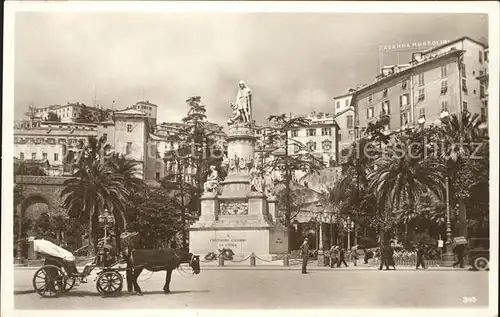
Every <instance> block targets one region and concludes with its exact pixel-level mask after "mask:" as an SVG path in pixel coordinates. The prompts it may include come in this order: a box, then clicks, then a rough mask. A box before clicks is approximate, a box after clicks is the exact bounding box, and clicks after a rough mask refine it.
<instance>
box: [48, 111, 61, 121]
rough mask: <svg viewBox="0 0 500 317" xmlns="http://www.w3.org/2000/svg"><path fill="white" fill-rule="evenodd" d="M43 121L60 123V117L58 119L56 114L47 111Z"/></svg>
mask: <svg viewBox="0 0 500 317" xmlns="http://www.w3.org/2000/svg"><path fill="white" fill-rule="evenodd" d="M45 121H49V122H61V117H59V116H58V115H57V113H55V112H52V111H49V113H48V114H47V118H45Z"/></svg>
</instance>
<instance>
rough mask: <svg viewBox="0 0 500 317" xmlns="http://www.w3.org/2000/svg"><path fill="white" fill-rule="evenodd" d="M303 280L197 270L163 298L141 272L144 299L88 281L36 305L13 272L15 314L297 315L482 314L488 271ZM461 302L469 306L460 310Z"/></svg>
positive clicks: (296, 269) (363, 268)
mask: <svg viewBox="0 0 500 317" xmlns="http://www.w3.org/2000/svg"><path fill="white" fill-rule="evenodd" d="M308 268H309V274H306V275H303V274H301V272H300V266H299V265H293V266H291V267H289V268H283V267H279V266H271V265H270V266H268V267H264V266H258V267H253V268H252V267H248V266H237V265H235V266H232V267H231V266H226V267H224V268H219V267H216V266H213V265H212V266H210V265H205V266H204V267H202V271H201V273H200V274H199V275H194V276H190V275H186V273H183V272H178V271H174V273H173V276H172V282H171V285H170V290H171V291H172V292H171V293H170V294H164V293H163V291H162V288H163V284H164V280H165V272H157V273H154V274H152V275H151V273H150V272H143V274H142V275H141V276H140V277H139V285H140V286H141V288H142V290H143V293H144V296H137V295H135V294H132V293H128V292H127V291H126V285H125V283H124V290H123V292H122V294H121V295H119V296H116V297H109V298H103V297H101V296H100V295H99V293H98V292H97V290H96V289H95V283H94V282H93V276H90V277H89V279H88V283H87V284H81V285H79V286H77V287H75V288H74V289H73V290H71V291H70V292H68V293H67V294H64V295H62V296H61V297H60V298H41V297H40V296H39V295H38V294H36V293H35V292H34V291H33V288H32V277H33V274H34V272H35V270H36V269H37V268H16V269H15V271H14V307H15V309H51V310H53V309H162V308H163V309H164V308H189V309H209V308H218V309H229V308H232V309H241V308H247V309H248V308H254V309H257V308H263V309H275V308H286V309H297V308H310V309H312V308H314V309H321V308H323V309H328V308H358V309H363V308H408V307H415V308H486V307H487V306H488V274H489V273H488V272H471V271H467V270H460V269H458V270H456V269H455V270H453V269H445V268H429V269H426V270H418V271H415V269H413V268H398V269H397V270H395V271H392V270H391V271H385V270H382V271H379V270H377V269H376V268H373V267H370V266H367V265H358V266H357V267H353V266H349V267H348V268H340V269H338V268H336V269H330V268H324V267H318V266H317V265H316V264H315V263H312V264H310V265H309V266H308ZM464 297H469V298H472V297H473V298H474V301H473V302H471V301H469V302H468V303H464Z"/></svg>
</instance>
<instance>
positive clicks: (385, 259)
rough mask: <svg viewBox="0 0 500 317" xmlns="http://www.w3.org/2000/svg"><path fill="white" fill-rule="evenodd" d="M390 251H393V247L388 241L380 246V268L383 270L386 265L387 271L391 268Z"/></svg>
mask: <svg viewBox="0 0 500 317" xmlns="http://www.w3.org/2000/svg"><path fill="white" fill-rule="evenodd" d="M390 253H392V248H391V246H390V245H389V244H388V243H384V244H382V246H381V247H380V267H379V268H378V269H379V270H382V267H383V266H384V265H385V269H386V271H387V270H389V257H390Z"/></svg>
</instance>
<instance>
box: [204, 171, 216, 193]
mask: <svg viewBox="0 0 500 317" xmlns="http://www.w3.org/2000/svg"><path fill="white" fill-rule="evenodd" d="M210 170H211V172H210V175H208V177H207V181H206V182H205V184H203V189H204V192H205V193H211V192H216V193H217V191H218V188H219V174H218V173H217V170H216V169H215V166H213V165H212V166H210Z"/></svg>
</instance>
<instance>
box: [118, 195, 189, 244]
mask: <svg viewBox="0 0 500 317" xmlns="http://www.w3.org/2000/svg"><path fill="white" fill-rule="evenodd" d="M182 213H183V209H182V206H181V205H180V203H179V201H178V200H177V199H176V198H175V197H174V196H173V195H172V193H171V192H170V191H168V190H166V189H164V188H159V189H147V190H143V191H141V192H139V193H137V194H136V195H135V197H134V204H132V205H131V206H130V207H129V210H128V214H129V219H130V221H129V223H128V225H127V230H129V231H136V232H138V233H139V236H140V237H141V238H142V241H143V243H144V247H146V248H153V249H154V248H160V247H164V246H166V244H167V243H168V242H169V241H176V240H177V238H178V233H179V232H182V231H186V230H187V223H189V222H190V221H192V219H194V217H193V215H192V214H189V213H188V214H187V215H184V216H185V217H186V219H187V222H184V223H183V221H182V216H183V215H182Z"/></svg>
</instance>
